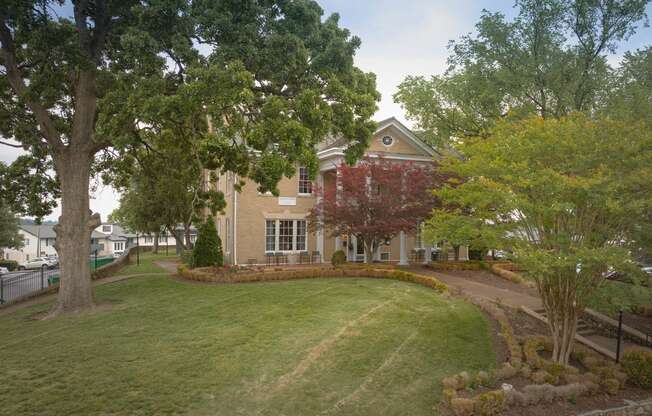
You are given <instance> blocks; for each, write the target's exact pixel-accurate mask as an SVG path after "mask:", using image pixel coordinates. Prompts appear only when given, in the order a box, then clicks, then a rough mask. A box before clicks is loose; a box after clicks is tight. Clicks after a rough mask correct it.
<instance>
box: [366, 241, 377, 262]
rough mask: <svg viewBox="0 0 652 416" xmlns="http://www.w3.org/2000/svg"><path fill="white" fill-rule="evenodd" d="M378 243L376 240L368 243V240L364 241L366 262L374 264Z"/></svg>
mask: <svg viewBox="0 0 652 416" xmlns="http://www.w3.org/2000/svg"><path fill="white" fill-rule="evenodd" d="M375 246H376V244H374V242H373V241H372V242H370V243H367V242H366V241H365V242H364V250H365V253H366V256H365V263H366V264H372V263H373V262H374V258H375V257H376V247H375Z"/></svg>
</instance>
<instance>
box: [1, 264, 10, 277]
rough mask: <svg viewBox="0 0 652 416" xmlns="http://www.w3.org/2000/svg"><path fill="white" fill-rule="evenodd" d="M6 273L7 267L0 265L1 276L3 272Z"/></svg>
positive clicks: (7, 271)
mask: <svg viewBox="0 0 652 416" xmlns="http://www.w3.org/2000/svg"><path fill="white" fill-rule="evenodd" d="M7 273H9V269H7V268H6V267H2V266H0V276H2V275H3V274H7Z"/></svg>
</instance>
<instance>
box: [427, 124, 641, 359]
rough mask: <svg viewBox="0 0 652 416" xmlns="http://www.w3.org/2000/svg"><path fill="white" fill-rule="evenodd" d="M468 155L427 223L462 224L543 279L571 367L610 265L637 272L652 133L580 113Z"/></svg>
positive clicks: (502, 128) (559, 346) (558, 345)
mask: <svg viewBox="0 0 652 416" xmlns="http://www.w3.org/2000/svg"><path fill="white" fill-rule="evenodd" d="M462 151H463V152H464V155H465V158H463V159H459V158H450V159H448V160H446V161H444V162H443V164H442V169H443V171H444V172H446V173H448V174H450V175H452V177H455V178H459V179H462V181H460V180H455V181H450V182H448V183H447V184H445V186H443V187H442V188H441V189H440V190H438V191H436V192H435V193H436V194H437V196H439V197H440V198H441V200H442V203H443V204H445V207H446V208H441V209H439V210H435V211H434V214H433V218H432V219H431V220H430V221H429V222H428V223H427V228H430V229H431V230H430V231H431V232H433V233H435V234H436V235H437V236H439V237H440V238H447V235H448V233H451V235H452V238H454V237H455V234H456V229H457V228H459V227H462V228H465V229H472V230H476V232H475V234H474V235H473V240H474V241H476V242H477V243H482V242H483V241H484V242H485V243H486V245H487V246H491V247H496V248H503V249H507V250H511V251H512V252H513V254H514V256H513V260H514V261H515V262H516V263H518V264H521V265H522V266H523V268H524V270H526V272H525V273H526V275H527V276H529V277H530V278H531V279H533V280H534V281H535V282H536V285H537V288H538V291H539V294H540V295H541V298H542V300H543V305H544V307H545V309H546V312H547V314H548V315H547V316H548V322H549V323H548V325H549V328H550V332H551V334H552V338H553V341H554V350H553V357H552V358H553V360H555V361H556V362H559V363H561V364H567V363H568V358H569V355H570V353H571V350H572V343H573V339H574V335H575V329H576V324H577V317H578V316H579V315H580V314H581V313H582V311H583V309H584V308H585V306H586V304H587V301H588V300H589V298H590V297H591V295H592V293H593V291H594V290H595V289H596V288H597V287H598V286H599V285H600V283H601V282H602V281H603V280H604V276H605V272H607V271H608V270H609V269H610V268H611V267H614V268H616V269H621V270H627V269H628V268H631V265H632V264H633V263H632V262H631V261H629V259H630V257H629V250H628V248H627V243H628V241H629V240H630V239H631V238H632V236H635V235H637V233H638V229H639V228H640V227H641V226H643V225H646V226H649V221H650V218H649V212H650V211H651V210H652V197H650V195H652V181H651V180H650V178H652V130H650V129H649V128H646V127H645V125H644V124H643V123H640V122H639V123H631V122H629V123H627V122H619V121H613V120H609V119H601V120H595V121H594V120H591V119H590V118H588V117H587V116H584V115H581V114H573V115H571V116H569V117H562V118H560V119H543V118H541V117H539V116H535V117H531V118H527V119H525V120H522V121H517V122H508V121H503V122H500V123H498V124H497V125H496V127H495V128H494V132H493V134H492V135H491V136H489V137H488V138H486V139H481V138H475V139H469V140H467V141H466V142H465V144H464V145H462Z"/></svg>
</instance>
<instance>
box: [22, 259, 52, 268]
mask: <svg viewBox="0 0 652 416" xmlns="http://www.w3.org/2000/svg"><path fill="white" fill-rule="evenodd" d="M48 268H50V263H49V262H48V260H47V259H44V258H42V257H37V258H35V259H32V260H28V261H26V262H24V263H20V264H19V265H18V270H30V269H48Z"/></svg>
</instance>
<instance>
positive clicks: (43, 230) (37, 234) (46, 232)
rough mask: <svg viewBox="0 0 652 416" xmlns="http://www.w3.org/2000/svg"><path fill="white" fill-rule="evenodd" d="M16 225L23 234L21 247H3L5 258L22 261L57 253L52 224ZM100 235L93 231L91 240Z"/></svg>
mask: <svg viewBox="0 0 652 416" xmlns="http://www.w3.org/2000/svg"><path fill="white" fill-rule="evenodd" d="M18 227H19V228H18V233H19V234H20V235H22V236H23V247H21V248H19V249H13V248H3V249H2V253H3V255H4V258H5V260H15V261H17V262H18V263H23V262H26V261H29V260H33V259H35V258H38V257H45V256H55V255H57V251H56V250H55V248H54V243H55V242H56V240H57V235H56V233H55V232H54V225H53V224H40V225H37V224H20V225H19V226H18ZM101 237H102V235H101V234H99V233H97V232H95V231H93V233H92V234H91V242H93V241H94V240H95V239H98V238H101Z"/></svg>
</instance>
